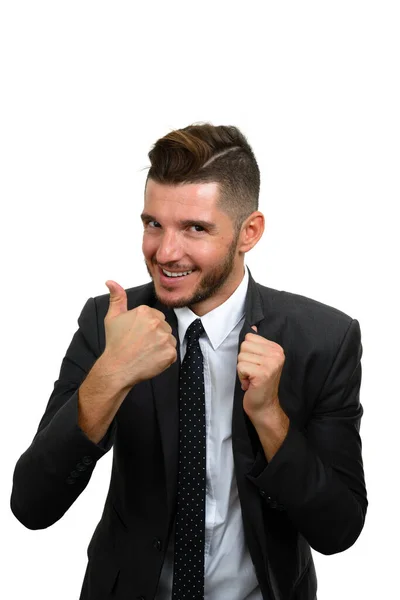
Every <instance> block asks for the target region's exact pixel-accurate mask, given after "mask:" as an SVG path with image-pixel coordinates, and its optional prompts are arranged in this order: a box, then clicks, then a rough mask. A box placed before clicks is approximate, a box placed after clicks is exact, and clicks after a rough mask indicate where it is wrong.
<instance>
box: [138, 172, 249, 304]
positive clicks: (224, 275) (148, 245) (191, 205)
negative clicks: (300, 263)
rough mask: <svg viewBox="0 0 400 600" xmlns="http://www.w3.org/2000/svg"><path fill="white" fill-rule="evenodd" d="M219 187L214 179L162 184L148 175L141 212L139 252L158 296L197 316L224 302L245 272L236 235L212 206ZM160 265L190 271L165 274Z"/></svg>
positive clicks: (167, 302) (227, 220)
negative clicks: (142, 228) (141, 239)
mask: <svg viewBox="0 0 400 600" xmlns="http://www.w3.org/2000/svg"><path fill="white" fill-rule="evenodd" d="M218 190H219V184H218V183H196V184H184V185H164V184H159V183H156V182H154V181H152V180H151V179H149V180H148V181H147V186H146V192H145V200H144V209H143V214H142V215H141V218H142V221H143V226H144V232H143V244H142V250H143V255H144V258H145V263H146V267H147V271H148V273H149V275H150V277H151V279H152V280H153V281H154V288H155V293H156V296H157V298H158V300H159V301H160V302H161V303H162V304H164V305H165V306H168V307H170V308H181V307H183V306H188V307H189V308H190V309H191V310H192V311H193V312H195V313H196V314H197V315H198V316H202V315H204V314H206V313H207V312H209V311H210V310H213V308H215V307H217V306H219V305H220V304H222V303H223V302H225V300H227V299H228V298H229V296H231V295H232V293H233V292H234V291H235V289H236V288H237V286H238V285H239V283H240V282H241V280H242V278H243V275H244V269H243V255H242V256H240V255H239V252H237V251H236V249H237V245H238V241H239V238H236V239H234V231H233V225H232V222H231V220H230V218H229V217H228V216H227V215H226V214H225V213H223V212H221V211H219V210H217V208H216V207H215V205H216V201H217V198H218ZM145 214H147V215H149V217H148V218H146V217H145ZM183 221H192V222H191V223H184V222H183ZM205 221H206V222H208V223H210V225H207V224H205V223H204V222H205ZM162 268H164V269H166V270H168V271H173V272H184V271H193V272H192V273H190V274H189V275H184V276H182V277H174V278H169V277H167V276H165V275H163V273H162Z"/></svg>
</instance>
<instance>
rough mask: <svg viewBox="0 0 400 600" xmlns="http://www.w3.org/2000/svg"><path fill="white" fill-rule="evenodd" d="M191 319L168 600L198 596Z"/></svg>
mask: <svg viewBox="0 0 400 600" xmlns="http://www.w3.org/2000/svg"><path fill="white" fill-rule="evenodd" d="M203 332H204V327H203V324H202V322H201V320H200V319H196V320H195V321H193V323H192V324H191V325H190V326H189V327H188V329H187V332H186V337H187V349H186V354H185V357H184V359H183V362H182V366H181V376H180V386H179V468H178V500H177V510H176V523H175V549H174V577H173V586H172V600H204V526H205V499H206V495H205V490H206V411H205V400H204V377H203V355H202V353H201V349H200V344H199V337H200V335H201V334H202V333H203Z"/></svg>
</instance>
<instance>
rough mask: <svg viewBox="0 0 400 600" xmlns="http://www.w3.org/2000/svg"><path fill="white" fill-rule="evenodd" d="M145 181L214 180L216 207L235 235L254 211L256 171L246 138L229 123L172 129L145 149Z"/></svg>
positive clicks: (165, 182) (256, 202)
mask: <svg viewBox="0 0 400 600" xmlns="http://www.w3.org/2000/svg"><path fill="white" fill-rule="evenodd" d="M148 156H149V159H150V163H151V167H150V169H149V172H148V174H147V179H146V185H147V181H148V179H152V180H153V181H155V182H157V183H164V184H180V183H182V184H185V183H209V182H217V183H219V196H218V200H217V203H216V207H217V208H218V209H219V210H221V211H223V212H225V213H226V214H227V215H228V216H229V217H230V219H231V221H232V224H233V227H234V231H235V235H236V236H237V235H239V232H240V229H241V227H242V224H243V222H244V221H245V219H247V217H248V216H249V215H250V214H251V213H252V212H254V211H256V210H258V197H259V193H260V170H259V168H258V165H257V161H256V159H255V156H254V154H253V151H252V149H251V147H250V145H249V143H248V142H247V139H246V137H245V136H244V135H243V134H242V133H241V132H240V131H239V129H238V128H237V127H234V126H232V125H219V126H214V125H211V123H202V124H192V125H189V126H188V127H185V128H184V129H176V130H174V131H171V132H170V133H168V134H167V135H165V136H164V137H162V138H160V139H159V140H157V142H156V143H155V144H154V145H153V147H152V149H151V150H150V152H149V154H148Z"/></svg>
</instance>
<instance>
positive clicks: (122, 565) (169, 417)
mask: <svg viewBox="0 0 400 600" xmlns="http://www.w3.org/2000/svg"><path fill="white" fill-rule="evenodd" d="M126 291H127V297H128V309H133V308H135V307H137V306H139V305H142V304H146V305H148V306H151V307H154V308H156V309H158V310H160V311H162V312H163V313H164V314H165V318H166V321H167V322H168V323H169V324H170V325H171V327H172V331H173V334H174V335H175V337H176V338H177V340H178V333H177V320H176V316H175V313H174V311H173V310H172V309H168V308H166V307H165V306H163V305H162V304H160V302H158V300H157V299H156V298H155V295H154V284H153V282H152V281H151V282H150V283H147V284H145V285H141V286H138V287H133V288H130V289H127V290H126ZM108 306H109V294H104V295H102V296H98V297H95V298H89V300H88V301H87V302H86V304H85V306H84V307H83V309H82V312H81V314H80V316H79V319H78V325H79V328H78V330H77V331H76V333H75V334H74V336H73V339H72V341H71V343H70V346H69V347H68V349H67V352H66V355H65V357H64V359H63V361H62V365H61V369H60V374H59V378H58V380H57V381H56V382H55V383H54V390H53V392H52V394H51V396H50V399H49V401H48V405H47V408H46V410H45V413H44V415H43V417H42V419H41V421H40V424H39V427H38V431H37V433H36V435H35V437H34V439H33V441H32V444H31V445H30V447H29V448H28V449H27V450H26V452H24V454H23V455H22V456H21V457H20V459H19V460H18V462H17V465H16V467H15V472H14V479H13V489H12V494H11V508H12V511H13V513H14V515H15V516H16V517H17V519H18V520H19V521H21V523H23V524H24V525H25V526H26V527H28V528H30V529H42V528H45V527H49V526H50V525H52V524H53V523H55V522H56V521H57V520H58V519H60V518H61V517H62V516H63V514H64V513H65V512H66V511H67V510H68V509H69V507H70V506H71V505H72V503H73V502H75V500H76V499H77V498H78V496H79V494H81V492H82V491H83V490H84V489H85V487H86V486H87V484H88V482H89V480H90V477H91V474H92V472H93V469H94V468H95V465H96V463H97V461H98V460H99V459H100V458H101V457H102V456H103V455H104V454H105V453H106V452H107V451H108V450H109V449H110V448H111V447H112V446H113V465H112V473H111V481H110V487H109V492H108V495H107V498H106V501H105V506H104V511H103V514H102V517H101V520H100V522H99V524H98V525H97V527H96V529H95V531H94V534H93V537H92V539H91V541H90V543H89V546H88V550H87V554H88V565H87V569H86V573H85V578H84V582H83V586H82V592H81V596H80V600H111V599H116V600H123V599H126V598H132V599H142V600H143V599H144V600H151V599H153V598H154V596H155V593H156V590H157V585H158V579H159V575H160V571H161V568H162V564H163V560H164V556H165V551H166V548H167V544H168V539H169V534H170V532H171V528H172V525H173V522H174V516H175V503H176V497H177V462H178V389H179V388H178V382H179V370H180V362H181V361H180V353H179V343H178V344H177V352H178V360H177V361H176V362H175V363H173V364H172V365H171V366H170V367H169V368H167V369H166V370H165V371H163V372H162V373H160V374H159V375H158V376H156V377H154V378H152V379H150V380H148V381H143V382H141V383H139V384H137V385H136V386H134V387H133V388H132V389H131V390H130V392H129V393H128V395H127V396H126V398H125V400H124V402H123V403H122V405H121V407H120V409H119V410H118V412H117V414H116V416H115V418H114V420H113V422H112V424H111V426H110V428H109V430H108V432H107V435H106V436H105V438H104V440H102V442H101V443H100V444H95V443H93V442H91V441H90V440H89V439H88V438H87V436H86V435H85V434H84V432H83V431H82V430H81V429H80V428H79V427H78V424H77V418H78V410H77V407H78V404H77V403H78V388H79V386H80V385H81V383H82V382H83V380H84V379H85V377H86V376H87V374H88V372H89V371H90V369H91V367H92V365H93V364H94V362H95V361H96V360H97V358H98V357H99V356H100V355H101V354H102V353H103V351H104V348H105V331H104V317H105V315H106V313H107V310H108ZM252 325H257V328H258V334H259V335H262V336H264V337H265V338H267V339H269V340H272V341H274V342H276V343H278V344H279V345H281V346H282V347H283V349H284V352H285V357H286V358H285V363H284V367H283V371H282V375H281V380H280V386H279V399H280V403H281V406H282V408H283V409H284V411H285V412H286V414H287V415H288V416H289V419H290V428H289V431H288V434H287V436H286V438H285V440H284V442H283V444H282V446H281V447H280V449H279V450H278V452H277V453H276V454H275V456H274V457H273V459H272V460H271V461H270V463H268V462H267V460H266V458H265V455H264V452H263V450H262V446H261V443H260V441H259V438H258V435H257V433H256V431H255V429H254V427H253V425H252V423H251V421H250V419H249V418H248V417H247V415H246V413H245V412H244V410H243V395H244V392H243V390H242V389H241V385H240V381H239V379H238V377H237V374H236V385H235V392H234V398H233V409H232V410H233V413H232V448H233V455H234V466H235V474H236V478H237V485H238V493H239V498H240V502H241V509H242V516H243V527H244V532H245V538H246V542H247V545H248V548H249V551H250V554H251V557H252V560H253V563H254V566H255V571H256V574H257V578H258V581H259V584H260V587H261V591H262V594H263V598H265V599H268V600H314V599H315V597H316V587H317V582H316V575H315V569H314V564H313V560H312V556H311V551H310V547H312V548H314V549H315V550H317V551H318V552H321V553H323V554H334V553H336V552H341V551H343V550H346V549H347V548H349V547H350V546H351V545H352V544H353V543H354V542H355V540H356V539H357V537H358V536H359V534H360V532H361V530H362V528H363V525H364V519H365V514H366V510H367V496H366V489H365V484H364V473H363V463H362V458H361V441H360V437H359V427H360V420H361V416H362V413H363V409H362V407H361V405H360V401H359V390H360V383H361V362H360V361H361V355H362V345H361V333H360V326H359V323H358V321H357V320H356V319H352V318H351V317H349V316H348V315H346V314H344V313H343V312H341V311H339V310H336V309H335V308H332V307H329V306H327V305H325V304H322V303H320V302H317V301H315V300H312V299H309V298H306V297H303V296H300V295H297V294H292V293H289V292H285V291H278V290H275V289H272V288H268V287H265V286H263V285H260V284H258V283H257V282H255V281H254V279H253V278H252V276H251V273H250V272H249V285H248V290H247V295H246V304H245V322H244V325H243V328H242V330H241V332H240V337H239V343H238V354H239V351H240V345H241V343H242V342H243V340H244V337H245V335H246V334H247V333H254V330H253V329H251V326H252ZM221 600H225V599H221ZM226 600H229V599H226Z"/></svg>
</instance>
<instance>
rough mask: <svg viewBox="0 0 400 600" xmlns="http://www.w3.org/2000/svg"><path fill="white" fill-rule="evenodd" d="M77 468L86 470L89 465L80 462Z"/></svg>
mask: <svg viewBox="0 0 400 600" xmlns="http://www.w3.org/2000/svg"><path fill="white" fill-rule="evenodd" d="M76 468H77V469H78V471H86V469H87V466H86V465H83V464H82V463H80V462H79V463H78V464H77V465H76Z"/></svg>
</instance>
